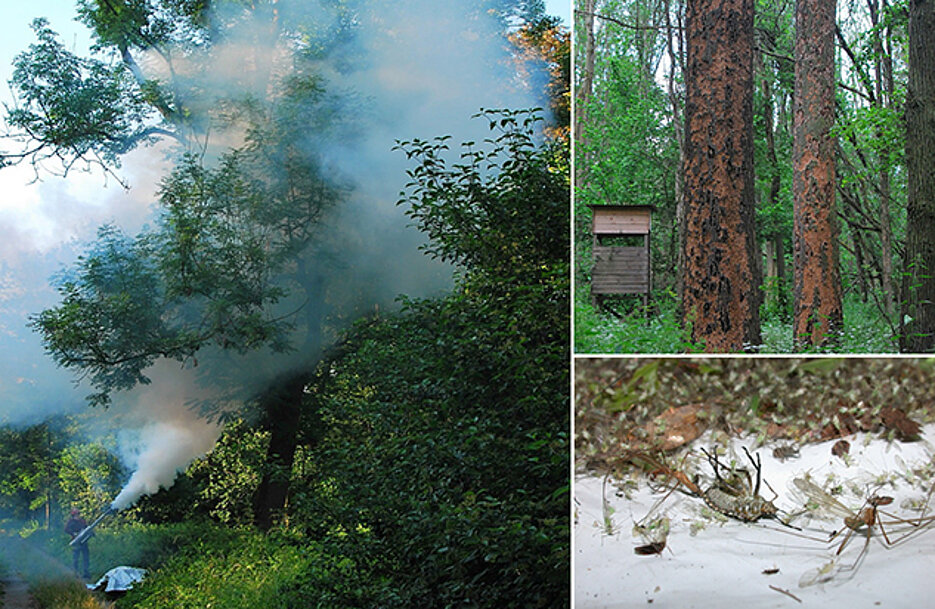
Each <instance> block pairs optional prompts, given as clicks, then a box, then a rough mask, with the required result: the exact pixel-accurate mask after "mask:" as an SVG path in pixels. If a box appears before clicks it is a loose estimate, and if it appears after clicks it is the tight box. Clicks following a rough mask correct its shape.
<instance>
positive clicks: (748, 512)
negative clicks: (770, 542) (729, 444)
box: [638, 447, 797, 528]
mask: <svg viewBox="0 0 935 609" xmlns="http://www.w3.org/2000/svg"><path fill="white" fill-rule="evenodd" d="M701 452H703V453H704V455H705V456H706V457H707V458H708V462H709V463H710V464H711V467H712V468H713V469H714V478H715V482H714V484H713V485H711V486H710V487H708V488H707V489H705V490H702V488H701V487H699V486H698V484H696V483H695V482H694V481H692V480H691V479H690V478H689V477H688V476H687V475H686V474H685V473H684V472H682V471H678V470H674V469H671V468H669V467H666V466H665V465H663V464H661V463H659V462H658V461H656V460H655V459H653V458H652V457H648V456H645V455H640V456H638V458H639V459H642V460H644V461H646V462H648V463H650V464H651V465H653V467H655V468H656V470H657V471H660V472H662V473H663V474H665V475H667V476H669V477H670V478H672V479H674V480H676V486H678V485H681V486H683V487H684V488H685V489H686V490H687V492H688V493H689V494H691V495H694V496H696V497H699V498H701V499H702V500H703V501H704V502H705V504H707V506H708V507H710V508H711V509H712V510H715V511H716V512H719V513H721V514H724V515H725V516H730V517H731V518H736V519H737V520H742V521H743V522H753V521H756V520H759V519H761V518H773V519H776V520H777V521H778V522H780V523H781V524H783V525H785V526H788V527H790V528H797V527H794V526H792V525H790V524H788V523H786V522H784V521H783V520H782V519H781V518H779V515H778V513H779V509H778V508H777V507H776V505H775V504H773V501H772V500H767V499H764V498H763V497H762V496H760V494H759V493H760V483H761V481H762V465H761V463H760V460H759V458H757V459H756V460H754V458H753V456H752V455H751V454H750V451H748V450H747V448H746V447H744V452H745V453H746V455H747V458H748V459H750V462H751V463H752V464H753V467H754V469H755V470H756V482H753V481H752V480H750V478H749V474H748V473H746V472H745V471H744V473H745V477H746V484H744V483H743V481H742V480H740V479H739V476H738V475H737V474H736V473H734V472H733V470H730V471H731V472H732V473H731V474H729V475H722V469H723V466H722V465H721V463H720V461H718V458H717V455H712V454H711V453H709V452H708V451H706V450H704V449H703V448H702V449H701ZM757 457H759V455H757ZM670 492H671V491H670Z"/></svg>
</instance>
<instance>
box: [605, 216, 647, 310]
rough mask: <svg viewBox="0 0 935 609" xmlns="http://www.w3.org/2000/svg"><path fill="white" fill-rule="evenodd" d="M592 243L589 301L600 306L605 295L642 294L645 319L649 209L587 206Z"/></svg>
mask: <svg viewBox="0 0 935 609" xmlns="http://www.w3.org/2000/svg"><path fill="white" fill-rule="evenodd" d="M589 207H590V208H591V214H592V216H591V217H592V219H591V234H592V236H593V239H594V244H593V250H592V255H593V260H594V265H593V267H592V268H591V299H592V301H593V302H594V305H595V306H597V307H599V306H601V305H602V298H603V297H604V296H608V295H624V294H642V295H643V308H644V310H645V311H646V315H647V317H648V315H649V291H650V289H651V288H652V266H651V265H650V263H649V234H650V229H651V226H652V210H653V206H652V205H590V206H589Z"/></svg>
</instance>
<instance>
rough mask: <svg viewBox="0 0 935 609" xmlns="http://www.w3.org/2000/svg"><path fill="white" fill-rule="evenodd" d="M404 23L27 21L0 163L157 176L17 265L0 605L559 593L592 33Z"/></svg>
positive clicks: (322, 601)
mask: <svg viewBox="0 0 935 609" xmlns="http://www.w3.org/2000/svg"><path fill="white" fill-rule="evenodd" d="M391 4H392V6H388V5H387V4H385V3H380V2H370V1H367V0H323V1H322V2H320V3H306V2H299V1H288V0H263V1H255V2H241V1H239V0H218V1H216V2H202V1H192V0H78V2H77V3H76V7H75V15H77V20H78V22H79V23H80V24H81V25H82V26H83V27H85V28H86V29H87V31H88V32H89V33H90V36H91V40H92V41H93V44H92V46H91V48H90V49H89V52H88V53H87V54H82V53H80V52H79V51H78V50H77V49H75V48H74V46H73V45H69V44H67V43H66V42H65V41H64V40H63V38H62V36H60V35H59V34H58V32H57V31H56V30H55V27H54V24H53V23H52V21H51V20H50V19H46V18H42V17H41V16H38V15H37V18H36V20H35V21H34V22H33V42H32V43H31V44H30V45H29V47H28V48H25V49H22V50H21V51H20V52H19V53H18V54H17V55H16V58H15V60H14V71H13V77H12V80H11V81H10V88H11V91H12V93H13V96H14V100H13V102H12V103H9V104H6V109H5V113H4V114H5V115H4V121H5V131H4V136H3V140H2V146H0V155H2V157H0V172H2V171H11V170H14V169H16V168H27V169H28V174H27V175H29V174H32V175H34V176H35V178H36V179H38V180H40V181H42V180H55V179H64V180H70V179H73V177H74V176H75V175H76V174H78V173H79V172H82V171H90V172H91V173H92V174H94V175H96V176H99V177H100V178H101V180H103V181H106V182H107V183H108V184H109V185H111V186H112V187H113V185H114V184H116V185H117V187H118V188H119V187H127V188H129V187H131V186H133V184H132V182H133V180H134V179H139V176H140V175H142V173H143V172H142V170H141V169H140V167H141V166H142V167H144V168H145V169H146V170H147V171H155V170H158V171H160V172H161V173H160V175H159V176H158V180H157V187H156V192H155V193H140V195H139V196H141V197H142V198H143V199H145V201H143V203H142V204H141V205H144V209H146V210H148V211H147V213H148V216H147V217H146V220H145V222H141V223H140V225H139V228H138V229H137V228H126V227H124V226H121V225H119V224H118V223H116V222H105V223H104V224H102V225H101V226H99V227H98V228H97V230H96V233H95V234H93V235H91V236H90V237H89V238H87V239H85V240H83V241H81V242H80V244H79V245H78V251H77V252H76V254H75V255H74V256H72V257H71V258H70V259H67V260H65V261H63V264H62V266H61V268H59V270H58V271H57V272H56V273H54V276H53V277H52V280H51V281H52V283H51V289H50V292H53V296H54V297H53V298H51V300H49V301H48V302H46V303H45V304H42V305H41V306H38V307H37V305H35V304H32V303H34V302H38V300H33V296H34V294H32V293H31V291H30V290H28V289H25V288H23V287H21V286H26V285H32V284H30V283H29V281H31V280H32V279H33V277H32V275H34V274H35V273H34V272H33V271H31V270H25V269H26V266H25V263H23V265H24V266H23V269H24V270H22V272H21V275H19V276H18V275H17V274H16V271H17V269H16V268H15V264H16V260H18V258H16V259H14V258H10V261H9V262H5V263H4V266H3V267H2V270H3V278H2V282H0V304H2V307H0V314H2V315H3V316H4V317H3V319H2V323H0V327H2V328H3V329H4V337H3V339H2V340H3V341H5V342H4V351H5V352H6V353H7V354H8V356H7V357H13V356H14V354H17V353H18V354H19V355H18V357H16V361H15V362H14V361H13V360H11V361H10V362H7V361H4V362H3V364H2V369H3V370H4V373H3V376H2V378H0V399H2V400H3V406H2V407H0V598H3V599H4V600H3V603H4V606H7V603H10V606H14V605H13V604H12V603H14V602H23V603H25V602H26V601H25V600H24V599H26V598H28V602H29V603H32V604H31V605H30V606H34V607H38V608H40V609H45V608H56V609H70V608H79V607H80V608H97V607H125V608H130V607H139V608H144V607H179V608H181V607H230V608H237V607H243V608H254V607H283V608H286V607H303V608H305V607H328V608H335V607H454V606H458V607H497V608H504V607H532V608H534V607H563V606H567V603H568V590H569V588H570V583H569V577H570V574H569V570H568V564H569V560H570V554H569V552H570V550H569V548H570V539H569V535H570V534H569V520H568V514H569V511H570V499H569V495H570V493H569V490H570V489H569V485H570V483H569V478H568V464H569V459H568V455H569V452H570V444H569V437H568V436H569V432H568V430H569V428H570V420H569V419H570V415H569V412H570V403H569V396H568V386H569V370H568V361H569V356H570V350H569V345H570V340H571V338H570V320H569V311H570V308H571V303H570V299H569V295H570V276H571V269H570V264H569V260H570V251H569V249H570V247H569V240H568V235H569V233H570V230H571V227H570V209H569V193H570V184H571V177H570V172H571V164H570V134H569V123H570V120H569V119H570V97H571V94H570V91H569V83H570V73H571V67H570V59H571V44H570V32H569V31H568V29H567V28H565V27H564V26H563V25H561V22H560V20H559V19H557V18H555V17H551V16H549V15H548V14H546V11H545V5H544V3H543V2H542V1H541V0H529V1H525V2H511V1H504V0H476V1H473V2H464V3H452V4H451V5H445V6H444V7H441V6H438V5H437V4H436V3H432V2H425V1H423V0H412V1H409V2H403V3H391ZM402 41H406V43H405V44H403V42H402ZM454 68H456V69H454ZM46 192H48V191H46ZM131 192H132V191H131ZM102 196H103V195H102ZM64 203H67V201H65V200H64V199H63V200H61V201H58V202H57V203H48V204H49V205H52V204H64ZM66 212H67V210H62V213H66ZM73 245H74V244H69V247H72V246H73ZM67 251H71V250H67ZM46 279H47V278H46V277H42V278H41V280H42V281H45V280H46ZM36 307H37V308H36ZM17 312H21V313H22V319H19V318H17V317H16V315H15V313H17ZM11 320H12V321H11ZM34 342H35V343H37V344H41V352H42V358H44V359H43V361H39V360H38V359H37V360H36V361H32V360H31V359H29V358H30V357H31V355H30V354H32V353H34V351H35V350H34V349H33V348H32V346H31V345H32V344H33V343H34ZM53 365H54V367H53ZM53 370H57V371H58V373H61V372H62V371H64V372H66V373H67V376H68V380H69V382H68V383H67V384H64V385H63V384H60V382H59V381H58V380H56V379H57V378H58V377H56V376H54V373H53ZM74 516H80V517H81V518H82V519H83V520H82V526H81V527H79V528H80V529H81V530H82V534H81V535H77V536H76V534H75V532H74V531H73V532H72V533H71V536H72V538H73V539H74V541H77V542H81V541H82V535H84V531H88V532H89V533H91V534H92V535H91V536H90V538H89V539H87V540H86V542H85V543H84V545H85V547H86V548H87V552H88V554H89V558H90V560H89V563H90V565H89V566H84V567H83V569H81V570H83V571H86V572H85V573H81V572H80V570H79V559H80V558H81V556H80V552H79V551H78V550H77V548H78V546H81V545H82V544H81V543H78V545H77V546H74V547H71V546H70V545H69V534H66V532H65V529H66V528H67V527H66V522H67V521H68V522H69V523H70V519H71V518H74ZM95 519H99V522H100V524H98V525H95V526H94V527H93V528H92V529H90V530H88V529H86V528H85V527H86V526H87V525H88V523H91V522H92V520H95ZM75 530H78V529H75ZM76 537H77V539H75V538H76ZM73 560H74V563H73ZM117 566H129V567H135V568H139V569H143V570H145V573H146V574H145V577H144V578H143V579H142V581H141V582H138V583H136V584H135V585H134V586H133V587H132V589H131V590H129V591H128V592H120V593H106V594H105V593H104V592H101V591H95V592H90V591H89V590H88V589H87V586H86V584H92V585H93V584H94V583H95V582H96V581H97V580H98V578H100V577H101V576H102V575H103V574H104V573H105V572H107V571H108V570H110V569H112V568H113V567H117ZM73 569H74V570H75V571H76V572H74V573H73ZM4 595H5V596H4ZM14 595H25V596H17V597H16V598H17V599H18V600H13V599H14ZM22 606H26V605H25V604H23V605H22Z"/></svg>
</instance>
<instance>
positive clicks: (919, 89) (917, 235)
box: [899, 0, 935, 353]
mask: <svg viewBox="0 0 935 609" xmlns="http://www.w3.org/2000/svg"><path fill="white" fill-rule="evenodd" d="M933 40H935V1H933V0H909V91H908V94H907V96H906V128H907V134H906V170H907V178H908V184H907V200H908V222H907V228H906V264H905V267H906V268H905V274H904V280H903V281H904V283H903V294H902V296H903V310H902V313H903V315H902V318H903V331H902V334H901V336H900V338H899V349H900V351H903V352H910V353H922V352H929V351H933V350H935V169H933V168H935V45H933V44H932V41H933Z"/></svg>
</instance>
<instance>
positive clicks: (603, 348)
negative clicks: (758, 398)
mask: <svg viewBox="0 0 935 609" xmlns="http://www.w3.org/2000/svg"><path fill="white" fill-rule="evenodd" d="M653 298H655V299H656V300H655V301H651V305H650V306H651V309H652V313H651V315H650V318H649V319H648V320H647V319H646V316H645V315H644V314H643V312H642V307H633V308H632V310H630V311H629V312H626V313H625V314H624V315H622V316H617V315H613V314H612V313H609V312H607V311H605V310H600V309H596V308H595V307H594V306H593V304H592V303H591V301H590V299H589V298H588V286H587V285H586V284H585V285H582V284H578V285H577V286H576V298H575V352H576V353H582V354H584V353H592V354H601V353H697V352H700V351H703V345H701V344H697V343H692V342H691V341H690V340H689V338H688V336H689V334H688V332H687V331H686V330H685V329H683V328H682V327H680V324H679V316H678V311H677V302H676V300H675V298H674V297H672V295H670V294H657V295H654V297H653ZM761 327H762V339H763V344H762V346H761V348H760V350H759V351H760V353H792V352H793V351H794V345H793V336H792V321H791V316H788V315H784V314H780V313H776V312H773V313H770V314H764V315H762V326H761ZM893 336H894V334H893V331H892V329H891V328H890V327H889V326H888V325H887V321H886V318H885V317H884V316H883V315H881V314H880V312H879V309H878V308H877V307H876V306H875V305H874V304H873V303H870V302H863V301H861V300H860V299H858V298H857V297H854V296H852V297H849V298H845V300H844V332H843V334H842V335H841V337H840V339H839V342H838V343H836V344H835V345H834V346H833V347H830V348H829V349H828V351H830V352H834V353H895V352H897V351H898V350H899V348H898V345H897V342H896V340H895V339H894V338H893ZM815 352H816V353H817V352H820V351H815Z"/></svg>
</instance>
